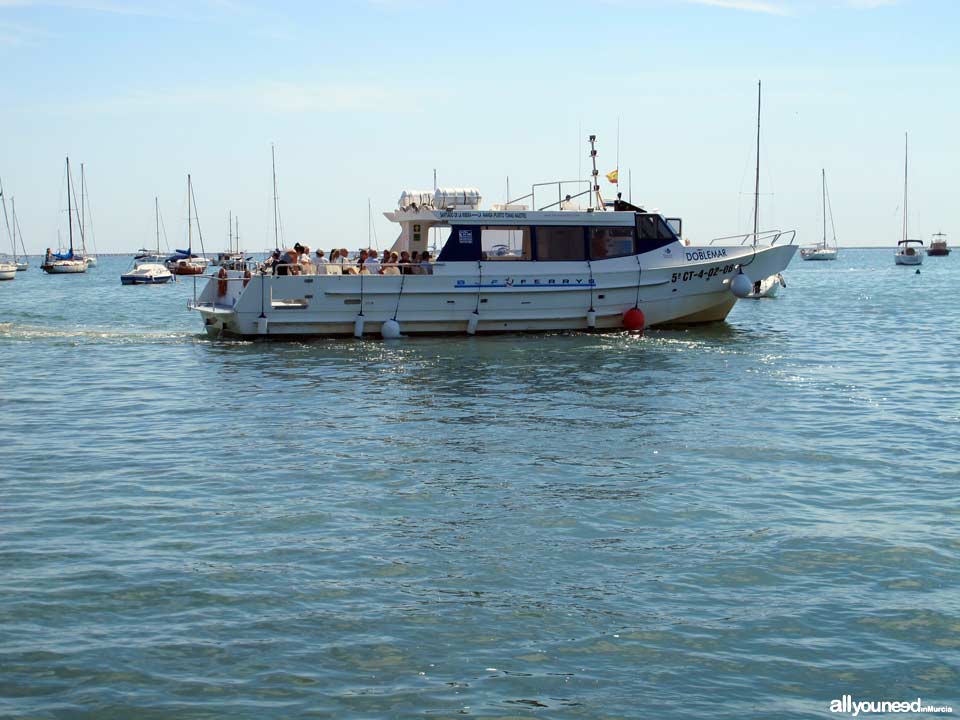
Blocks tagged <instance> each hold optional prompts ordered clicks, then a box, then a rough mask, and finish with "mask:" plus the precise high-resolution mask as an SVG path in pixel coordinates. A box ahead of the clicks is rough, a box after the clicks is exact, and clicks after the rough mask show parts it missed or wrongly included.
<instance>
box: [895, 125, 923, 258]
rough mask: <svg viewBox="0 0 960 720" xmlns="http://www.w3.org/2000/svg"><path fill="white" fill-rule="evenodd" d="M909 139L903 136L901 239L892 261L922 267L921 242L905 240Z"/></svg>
mask: <svg viewBox="0 0 960 720" xmlns="http://www.w3.org/2000/svg"><path fill="white" fill-rule="evenodd" d="M909 142H910V138H909V136H908V135H907V133H904V134H903V238H902V239H901V240H900V241H898V242H897V252H896V253H894V256H893V261H894V262H895V263H896V264H897V265H922V264H923V241H922V240H911V239H908V238H907V150H908V148H909Z"/></svg>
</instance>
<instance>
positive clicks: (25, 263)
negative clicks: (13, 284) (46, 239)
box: [0, 182, 30, 280]
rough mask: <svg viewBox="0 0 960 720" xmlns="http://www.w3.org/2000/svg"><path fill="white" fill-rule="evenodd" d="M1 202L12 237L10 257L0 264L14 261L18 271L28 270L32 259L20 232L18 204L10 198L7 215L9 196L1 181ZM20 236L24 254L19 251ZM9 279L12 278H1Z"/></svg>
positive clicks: (4, 219) (8, 230)
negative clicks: (8, 213)
mask: <svg viewBox="0 0 960 720" xmlns="http://www.w3.org/2000/svg"><path fill="white" fill-rule="evenodd" d="M0 202H2V203H3V222H4V224H5V225H6V226H7V237H9V238H10V250H11V255H10V258H9V259H8V258H6V257H4V258H3V260H2V262H0V264H8V263H13V265H15V266H16V272H20V271H23V270H27V269H28V268H29V267H30V260H29V259H28V258H27V249H26V247H24V246H23V233H21V232H20V224H19V223H18V222H17V205H16V203H15V202H14V198H12V197H11V198H10V215H9V216H7V197H6V195H4V194H3V183H2V182H0ZM18 236H19V237H20V246H21V247H22V248H23V255H20V254H19V253H18V252H17V237H18ZM0 272H5V271H0ZM0 279H3V280H8V279H12V278H0Z"/></svg>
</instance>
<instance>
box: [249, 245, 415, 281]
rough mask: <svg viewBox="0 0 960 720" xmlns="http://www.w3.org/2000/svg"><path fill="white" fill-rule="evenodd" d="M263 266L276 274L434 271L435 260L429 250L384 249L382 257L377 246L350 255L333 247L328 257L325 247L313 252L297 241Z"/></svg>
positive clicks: (274, 255) (371, 273) (272, 256)
mask: <svg viewBox="0 0 960 720" xmlns="http://www.w3.org/2000/svg"><path fill="white" fill-rule="evenodd" d="M263 268H264V272H265V273H271V274H273V275H431V274H433V260H432V258H431V257H430V253H429V252H427V251H426V250H424V251H423V252H417V251H416V250H414V251H413V252H412V253H408V252H407V251H406V250H404V251H403V252H400V253H396V252H390V251H389V250H385V251H384V252H383V260H382V261H381V260H380V253H379V251H377V250H374V249H368V250H361V251H360V252H359V253H358V254H357V256H356V257H354V258H351V257H350V252H349V251H348V250H347V249H346V248H342V249H340V250H337V249H334V250H331V251H330V257H327V256H326V254H325V253H324V251H323V250H317V251H316V253H315V254H312V255H311V253H310V248H309V247H307V246H306V245H301V244H300V243H297V244H296V245H294V246H293V247H292V248H289V249H287V250H274V251H273V254H272V255H271V256H270V257H269V258H267V260H266V262H264V264H263Z"/></svg>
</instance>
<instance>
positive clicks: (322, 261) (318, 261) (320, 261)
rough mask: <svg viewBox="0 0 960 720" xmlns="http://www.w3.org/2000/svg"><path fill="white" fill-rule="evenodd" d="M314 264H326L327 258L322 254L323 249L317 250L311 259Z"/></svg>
mask: <svg viewBox="0 0 960 720" xmlns="http://www.w3.org/2000/svg"><path fill="white" fill-rule="evenodd" d="M313 264H314V265H326V264H327V259H326V258H325V257H324V256H323V250H317V257H316V258H314V260H313Z"/></svg>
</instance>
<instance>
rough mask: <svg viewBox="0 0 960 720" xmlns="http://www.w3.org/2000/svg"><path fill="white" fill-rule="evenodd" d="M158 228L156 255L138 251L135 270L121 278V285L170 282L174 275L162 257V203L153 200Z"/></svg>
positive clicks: (134, 265)
mask: <svg viewBox="0 0 960 720" xmlns="http://www.w3.org/2000/svg"><path fill="white" fill-rule="evenodd" d="M153 206H154V212H155V217H156V226H157V250H156V253H153V252H152V251H149V250H146V249H144V248H141V249H140V250H138V251H137V254H136V256H135V257H134V261H133V269H132V270H129V271H127V272H125V273H123V274H122V275H121V276H120V284H121V285H161V284H163V283H167V282H170V280H172V279H173V274H172V273H171V272H170V271H169V270H168V269H167V267H166V266H165V265H164V264H163V263H162V260H163V258H162V257H161V256H160V201H159V200H158V199H157V198H154V199H153Z"/></svg>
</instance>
